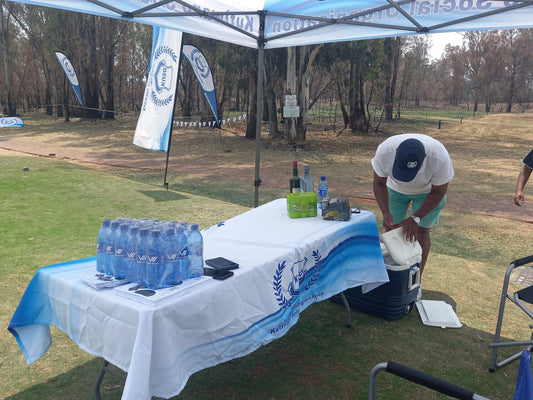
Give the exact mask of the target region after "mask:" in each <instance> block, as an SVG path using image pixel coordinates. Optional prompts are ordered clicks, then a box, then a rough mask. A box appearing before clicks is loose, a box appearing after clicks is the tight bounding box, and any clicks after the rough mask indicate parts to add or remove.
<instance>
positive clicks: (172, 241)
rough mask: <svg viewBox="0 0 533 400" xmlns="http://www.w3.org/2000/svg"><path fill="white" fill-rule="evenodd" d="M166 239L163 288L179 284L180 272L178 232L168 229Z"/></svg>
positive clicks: (162, 278) (163, 243)
mask: <svg viewBox="0 0 533 400" xmlns="http://www.w3.org/2000/svg"><path fill="white" fill-rule="evenodd" d="M165 236H166V238H165V240H163V241H162V248H163V275H162V277H161V281H162V285H163V286H172V285H175V284H177V283H178V282H179V281H176V277H177V272H178V260H179V259H178V250H179V245H178V241H177V236H176V231H175V230H174V229H173V228H167V230H166V235H165Z"/></svg>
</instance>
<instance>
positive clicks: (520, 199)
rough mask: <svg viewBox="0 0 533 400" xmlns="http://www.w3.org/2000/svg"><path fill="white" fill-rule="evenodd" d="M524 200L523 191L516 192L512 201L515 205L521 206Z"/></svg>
mask: <svg viewBox="0 0 533 400" xmlns="http://www.w3.org/2000/svg"><path fill="white" fill-rule="evenodd" d="M524 200H525V197H524V193H522V192H517V193H516V195H515V197H514V203H515V204H516V205H517V206H521V205H522V204H524Z"/></svg>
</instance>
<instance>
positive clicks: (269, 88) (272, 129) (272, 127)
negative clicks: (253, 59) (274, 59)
mask: <svg viewBox="0 0 533 400" xmlns="http://www.w3.org/2000/svg"><path fill="white" fill-rule="evenodd" d="M263 76H264V77H265V95H266V96H265V97H266V104H267V106H268V107H267V110H268V117H269V129H268V137H269V138H270V139H275V138H276V137H277V136H278V135H279V132H278V112H277V109H276V92H275V91H274V85H273V83H272V68H271V67H270V63H269V64H268V66H267V63H265V65H264V68H263Z"/></svg>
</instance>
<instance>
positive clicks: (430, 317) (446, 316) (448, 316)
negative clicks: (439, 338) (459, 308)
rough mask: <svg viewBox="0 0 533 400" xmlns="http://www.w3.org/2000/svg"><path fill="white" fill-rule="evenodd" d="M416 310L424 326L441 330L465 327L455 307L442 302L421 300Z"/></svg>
mask: <svg viewBox="0 0 533 400" xmlns="http://www.w3.org/2000/svg"><path fill="white" fill-rule="evenodd" d="M416 308H417V309H418V313H419V314H420V318H421V319H422V323H423V324H424V325H429V326H437V327H441V328H460V327H462V326H463V324H462V323H461V321H459V318H457V315H456V314H455V311H453V307H452V306H451V305H450V304H448V303H446V302H444V301H441V300H419V301H417V302H416Z"/></svg>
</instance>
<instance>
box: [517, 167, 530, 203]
mask: <svg viewBox="0 0 533 400" xmlns="http://www.w3.org/2000/svg"><path fill="white" fill-rule="evenodd" d="M531 171H532V168H531V167H529V166H528V165H524V167H523V168H522V170H521V171H520V174H519V175H518V180H517V182H516V194H515V196H514V203H515V204H516V205H517V206H521V205H522V204H523V203H524V200H525V197H524V187H525V186H526V183H527V181H528V180H529V176H530V175H531Z"/></svg>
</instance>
